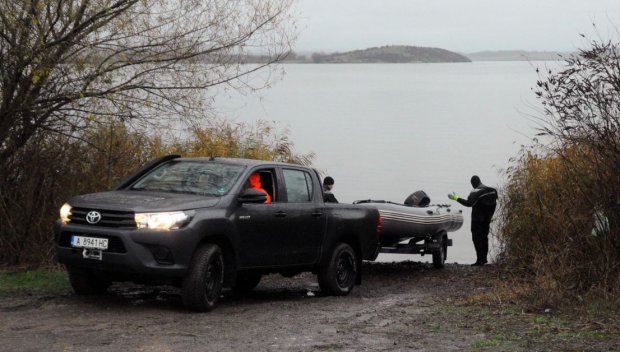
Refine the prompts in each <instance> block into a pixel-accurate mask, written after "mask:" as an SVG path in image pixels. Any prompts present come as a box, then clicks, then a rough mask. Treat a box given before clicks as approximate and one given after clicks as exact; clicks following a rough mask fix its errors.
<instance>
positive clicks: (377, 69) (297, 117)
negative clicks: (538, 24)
mask: <svg viewBox="0 0 620 352" xmlns="http://www.w3.org/2000/svg"><path fill="white" fill-rule="evenodd" d="M550 65H553V63H546V62H533V63H528V62H474V63H455V64H350V65H347V64H339V65H334V64H323V65H312V64H297V65H294V64H291V65H285V66H284V70H285V72H286V75H285V76H284V78H283V79H282V80H281V81H278V82H276V83H275V84H274V85H273V88H270V89H267V90H263V91H261V92H260V95H259V96H242V95H232V96H225V97H222V96H220V97H218V99H217V101H216V106H217V107H218V108H219V109H220V111H222V112H223V113H224V114H225V115H226V116H227V117H229V118H232V119H234V120H236V121H239V122H241V121H245V122H252V121H256V120H258V119H263V120H270V121H276V122H277V123H278V126H279V127H281V128H285V127H288V128H290V130H291V132H292V133H291V137H292V140H293V141H294V143H295V150H296V151H297V152H303V153H307V152H315V153H316V159H315V163H314V165H315V167H317V168H318V169H319V170H321V171H323V172H324V173H325V174H328V175H331V176H332V177H334V179H335V180H336V184H335V187H334V193H335V195H336V197H337V198H338V200H339V201H340V202H346V203H350V202H352V201H354V200H357V199H368V198H372V199H385V200H390V201H394V202H403V201H404V199H405V197H407V195H409V194H410V193H412V192H414V191H416V190H420V189H421V190H424V191H425V192H426V193H427V194H428V195H429V196H430V198H431V202H432V203H434V204H447V203H451V204H453V205H452V207H453V208H456V209H463V210H464V215H465V219H466V221H465V224H464V225H463V227H462V228H461V229H460V230H458V231H456V232H452V233H450V234H449V236H450V238H452V239H453V243H454V246H453V247H450V248H449V249H448V262H449V263H452V262H458V263H470V262H474V261H475V252H474V249H473V244H472V242H471V234H470V232H469V217H470V209H468V208H465V207H463V206H461V205H460V204H458V203H456V202H452V201H450V200H449V199H448V198H447V193H448V192H451V191H455V192H457V193H458V194H459V195H461V196H463V197H466V196H467V195H468V194H469V192H470V190H471V185H470V184H469V179H470V177H471V176H472V175H474V174H477V175H479V176H480V177H481V179H482V182H483V183H485V184H487V185H490V186H497V187H501V185H502V183H503V179H504V176H503V174H502V173H501V170H502V169H504V168H506V167H507V166H508V165H509V164H508V159H509V158H511V157H513V156H515V155H516V154H517V152H518V150H519V148H520V146H521V144H528V143H529V139H530V138H531V137H532V136H533V135H534V134H535V131H534V127H535V122H533V121H532V120H531V119H530V118H529V116H531V115H534V116H541V113H540V103H539V102H538V101H537V100H536V99H535V96H534V92H533V90H532V88H533V87H535V85H536V81H537V79H538V75H537V73H536V70H535V69H536V67H540V68H545V67H547V66H550ZM379 259H380V260H407V259H411V260H422V259H425V260H430V257H429V256H425V257H420V256H417V255H416V256H408V255H407V256H404V255H385V254H382V255H381V256H380V257H379Z"/></svg>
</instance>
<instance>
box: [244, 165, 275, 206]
mask: <svg viewBox="0 0 620 352" xmlns="http://www.w3.org/2000/svg"><path fill="white" fill-rule="evenodd" d="M249 181H250V187H252V188H254V189H257V190H259V191H263V192H265V195H266V196H267V200H266V201H265V203H271V196H270V195H269V193H268V192H267V191H265V190H264V189H263V186H262V184H261V182H260V174H259V173H258V171H257V172H254V173H252V174H251V175H250V179H249Z"/></svg>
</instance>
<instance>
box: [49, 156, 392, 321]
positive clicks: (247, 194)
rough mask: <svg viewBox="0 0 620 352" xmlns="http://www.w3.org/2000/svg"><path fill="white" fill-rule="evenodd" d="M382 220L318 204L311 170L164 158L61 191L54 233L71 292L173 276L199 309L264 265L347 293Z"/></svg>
mask: <svg viewBox="0 0 620 352" xmlns="http://www.w3.org/2000/svg"><path fill="white" fill-rule="evenodd" d="M251 175H253V177H254V181H256V180H259V181H260V188H259V189H257V187H252V186H251V185H250V182H249V180H250V178H251ZM254 183H255V182H254ZM254 186H255V185H254ZM380 229H381V219H380V216H379V213H378V211H377V210H376V209H368V208H362V207H359V206H356V205H346V204H331V203H324V202H323V196H322V188H321V184H320V182H319V175H318V173H317V172H316V171H315V170H314V169H311V168H307V167H303V166H299V165H293V164H285V163H275V162H266V161H257V160H246V159H231V158H181V157H179V156H177V155H170V156H166V157H163V158H159V159H156V160H154V161H152V162H150V163H149V164H147V165H145V166H143V167H142V168H141V169H140V170H138V171H137V172H136V173H134V174H133V175H132V176H130V177H128V178H127V179H126V180H125V181H123V182H122V183H121V184H120V185H119V186H118V187H117V188H116V189H114V190H113V191H109V192H101V193H92V194H86V195H81V196H77V197H74V198H72V199H70V200H69V202H68V203H66V204H64V205H63V206H62V208H61V210H60V219H59V220H58V221H57V222H56V224H55V227H54V232H55V238H56V249H57V259H58V261H59V262H60V263H62V264H64V265H65V266H66V267H67V270H68V272H69V278H70V282H71V285H72V287H73V289H74V291H75V292H76V293H77V294H92V293H102V292H105V291H106V290H107V288H108V287H109V286H110V284H111V283H112V282H113V281H133V282H137V283H141V284H171V285H176V286H178V287H180V288H181V295H182V298H183V303H184V305H185V306H186V307H187V308H189V309H192V310H197V311H208V310H211V309H212V308H214V307H215V306H216V304H217V302H218V299H219V297H220V294H221V291H222V288H223V287H228V288H232V289H233V290H237V291H244V290H251V289H253V288H254V287H255V286H256V285H258V283H259V281H260V279H261V276H262V275H264V274H268V273H281V274H283V275H287V276H292V275H295V274H297V273H300V272H304V271H311V272H313V273H316V274H317V276H318V281H319V286H320V288H321V291H322V292H324V293H325V294H331V295H346V294H348V293H349V292H350V291H351V290H352V288H353V286H354V285H355V284H359V283H361V263H362V260H374V259H375V258H376V256H377V253H378V240H379V238H378V237H379V233H380Z"/></svg>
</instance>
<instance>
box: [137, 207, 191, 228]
mask: <svg viewBox="0 0 620 352" xmlns="http://www.w3.org/2000/svg"><path fill="white" fill-rule="evenodd" d="M194 214H195V212H194V211H193V210H190V211H174V212H167V213H136V215H135V217H134V218H135V220H136V226H137V227H138V228H139V229H151V230H176V229H179V228H181V227H183V226H184V225H186V224H187V223H188V222H189V221H190V220H191V219H192V216H194Z"/></svg>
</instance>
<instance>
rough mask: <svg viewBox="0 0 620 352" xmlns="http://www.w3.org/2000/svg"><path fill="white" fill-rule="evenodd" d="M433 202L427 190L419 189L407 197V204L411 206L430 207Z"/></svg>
mask: <svg viewBox="0 0 620 352" xmlns="http://www.w3.org/2000/svg"><path fill="white" fill-rule="evenodd" d="M430 203H431V199H430V198H429V197H428V195H427V194H426V192H424V191H422V190H419V191H415V192H413V193H411V194H410V195H409V197H407V198H406V199H405V205H407V206H410V207H428V205H429V204H430Z"/></svg>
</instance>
